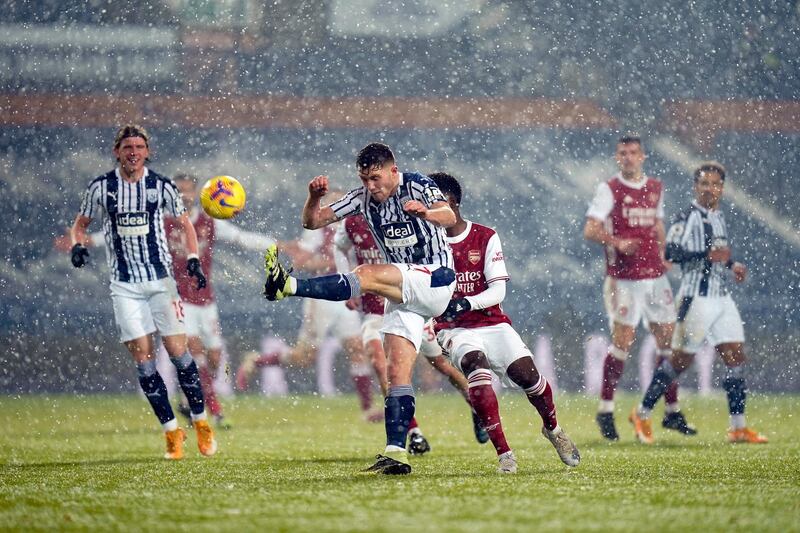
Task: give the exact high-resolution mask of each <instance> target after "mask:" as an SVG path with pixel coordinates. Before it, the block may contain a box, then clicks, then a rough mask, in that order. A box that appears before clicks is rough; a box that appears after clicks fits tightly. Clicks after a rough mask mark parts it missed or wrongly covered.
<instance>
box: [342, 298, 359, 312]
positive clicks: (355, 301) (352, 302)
mask: <svg viewBox="0 0 800 533" xmlns="http://www.w3.org/2000/svg"><path fill="white" fill-rule="evenodd" d="M344 305H345V307H347V308H348V309H350V310H351V311H358V310H359V309H361V297H360V296H356V297H355V298H350V299H349V300H347V301H346V302H345V304H344Z"/></svg>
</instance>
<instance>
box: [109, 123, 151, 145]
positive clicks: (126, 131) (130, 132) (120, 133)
mask: <svg viewBox="0 0 800 533" xmlns="http://www.w3.org/2000/svg"><path fill="white" fill-rule="evenodd" d="M129 137H141V138H142V139H144V144H145V146H147V148H150V134H149V133H147V130H146V129H144V128H143V127H142V126H139V125H138V124H126V125H124V126H122V127H121V128H120V129H118V130H117V135H116V136H114V149H115V150H117V149H119V145H120V144H122V141H124V140H125V139H127V138H129Z"/></svg>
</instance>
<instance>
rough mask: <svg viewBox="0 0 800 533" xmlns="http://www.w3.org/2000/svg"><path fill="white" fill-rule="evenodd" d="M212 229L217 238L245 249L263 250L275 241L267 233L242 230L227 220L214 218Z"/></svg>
mask: <svg viewBox="0 0 800 533" xmlns="http://www.w3.org/2000/svg"><path fill="white" fill-rule="evenodd" d="M214 230H215V233H216V237H217V238H219V240H221V241H226V242H232V243H234V244H237V245H239V246H241V247H242V248H244V249H245V250H255V251H263V250H266V249H267V248H269V247H270V246H272V245H273V244H275V242H276V241H275V239H274V238H273V237H270V236H269V235H265V234H263V233H257V232H255V231H246V230H243V229H242V228H240V227H239V226H237V225H236V224H233V223H231V222H229V221H227V220H220V219H214ZM282 251H283V250H282Z"/></svg>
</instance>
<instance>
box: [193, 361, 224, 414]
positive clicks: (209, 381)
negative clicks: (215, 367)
mask: <svg viewBox="0 0 800 533" xmlns="http://www.w3.org/2000/svg"><path fill="white" fill-rule="evenodd" d="M198 372H199V374H200V386H201V387H202V388H203V399H204V400H205V402H206V407H207V408H208V410H209V412H211V414H212V415H214V416H220V415H221V414H222V406H221V405H220V403H219V401H218V400H217V393H216V392H215V391H214V378H213V377H212V376H211V372H209V371H208V367H207V366H205V365H203V366H201V367H200V368H199V369H198Z"/></svg>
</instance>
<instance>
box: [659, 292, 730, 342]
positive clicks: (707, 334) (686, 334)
mask: <svg viewBox="0 0 800 533" xmlns="http://www.w3.org/2000/svg"><path fill="white" fill-rule="evenodd" d="M706 339H708V343H709V344H710V345H712V346H717V345H719V344H726V343H734V342H744V326H743V325H742V317H741V316H740V315H739V309H737V308H736V304H735V303H734V301H733V298H731V296H730V295H729V294H728V295H726V296H717V297H707V296H695V297H693V298H692V301H691V304H689V308H688V310H687V312H686V317H685V318H684V319H683V320H682V321H680V322H678V323H677V324H675V332H674V333H673V334H672V349H673V350H680V351H681V352H685V353H697V352H699V351H700V349H701V348H702V347H703V341H705V340H706Z"/></svg>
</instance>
